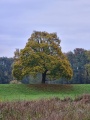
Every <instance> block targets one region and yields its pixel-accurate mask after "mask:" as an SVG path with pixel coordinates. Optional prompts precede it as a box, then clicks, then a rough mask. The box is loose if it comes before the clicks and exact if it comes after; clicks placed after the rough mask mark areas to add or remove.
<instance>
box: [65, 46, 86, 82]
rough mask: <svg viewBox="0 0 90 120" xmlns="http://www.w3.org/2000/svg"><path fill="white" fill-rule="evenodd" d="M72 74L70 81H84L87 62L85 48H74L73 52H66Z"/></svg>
mask: <svg viewBox="0 0 90 120" xmlns="http://www.w3.org/2000/svg"><path fill="white" fill-rule="evenodd" d="M66 55H67V57H68V60H69V62H70V63H71V67H72V69H73V72H74V75H73V78H72V81H71V82H72V83H81V84H82V83H85V82H86V80H85V78H86V77H85V65H86V64H87V62H88V61H87V55H86V50H84V49H83V48H76V49H74V51H73V52H68V53H66Z"/></svg>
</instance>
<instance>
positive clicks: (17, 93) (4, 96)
mask: <svg viewBox="0 0 90 120" xmlns="http://www.w3.org/2000/svg"><path fill="white" fill-rule="evenodd" d="M83 94H90V84H73V85H54V84H51V85H50V84H46V85H41V84H29V85H28V84H1V85H0V101H15V100H39V99H43V98H46V99H49V98H55V97H58V98H60V99H64V98H66V97H70V98H72V99H74V98H75V97H77V96H79V95H83Z"/></svg>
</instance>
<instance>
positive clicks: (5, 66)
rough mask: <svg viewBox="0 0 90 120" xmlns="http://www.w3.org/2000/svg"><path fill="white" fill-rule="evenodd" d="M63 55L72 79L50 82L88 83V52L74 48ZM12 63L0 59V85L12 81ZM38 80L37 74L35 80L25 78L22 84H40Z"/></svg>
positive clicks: (10, 60)
mask: <svg viewBox="0 0 90 120" xmlns="http://www.w3.org/2000/svg"><path fill="white" fill-rule="evenodd" d="M65 55H66V56H67V58H68V60H69V62H70V64H71V67H72V69H73V73H74V74H73V77H72V79H71V80H67V79H58V80H52V81H51V83H63V84H64V83H71V84H85V83H87V84H88V83H90V51H89V50H85V49H83V48H76V49H74V51H70V52H67V53H65ZM13 62H14V58H7V57H0V84H6V83H10V81H12V80H13V79H14V78H13V76H12V66H13ZM40 79H41V75H40V74H38V75H37V77H36V78H33V77H32V76H27V77H25V78H24V79H23V80H22V82H23V83H36V82H40ZM49 82H50V81H49Z"/></svg>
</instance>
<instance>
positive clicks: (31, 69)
mask: <svg viewBox="0 0 90 120" xmlns="http://www.w3.org/2000/svg"><path fill="white" fill-rule="evenodd" d="M37 73H41V74H42V83H45V81H46V76H48V77H51V78H61V77H64V78H67V79H71V77H72V75H73V72H72V69H71V67H70V63H69V61H68V60H67V58H66V56H65V55H64V54H63V53H62V51H61V47H60V39H59V38H58V36H57V34H56V33H47V32H39V31H34V32H33V33H32V34H31V37H30V38H29V39H28V42H27V43H26V46H25V48H24V49H22V50H20V53H19V54H18V57H16V60H15V63H14V66H13V75H14V76H15V77H16V78H17V79H22V78H23V77H24V76H28V75H33V76H35V75H36V74H37Z"/></svg>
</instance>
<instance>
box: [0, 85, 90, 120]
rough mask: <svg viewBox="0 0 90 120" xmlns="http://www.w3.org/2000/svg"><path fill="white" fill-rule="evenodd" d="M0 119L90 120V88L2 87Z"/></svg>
mask: <svg viewBox="0 0 90 120" xmlns="http://www.w3.org/2000/svg"><path fill="white" fill-rule="evenodd" d="M0 120H90V85H89V84H77V85H75V84H74V85H53V84H51V85H50V84H46V85H40V84H37V85H36V84H33V85H32V84H30V85H25V84H5V85H2V84H1V85H0Z"/></svg>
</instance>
